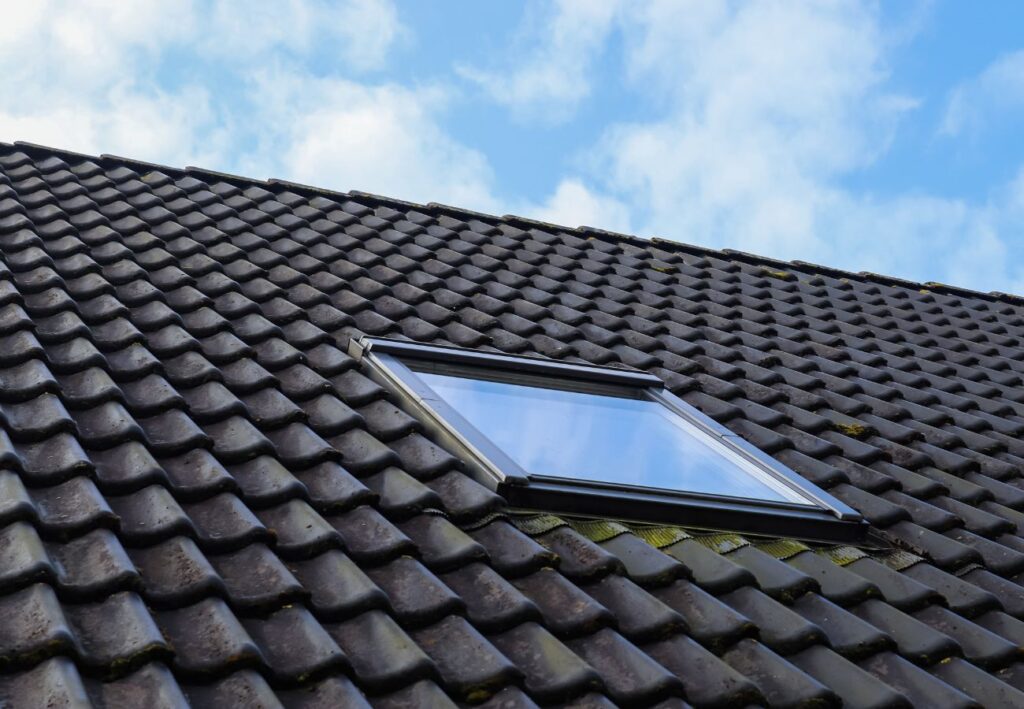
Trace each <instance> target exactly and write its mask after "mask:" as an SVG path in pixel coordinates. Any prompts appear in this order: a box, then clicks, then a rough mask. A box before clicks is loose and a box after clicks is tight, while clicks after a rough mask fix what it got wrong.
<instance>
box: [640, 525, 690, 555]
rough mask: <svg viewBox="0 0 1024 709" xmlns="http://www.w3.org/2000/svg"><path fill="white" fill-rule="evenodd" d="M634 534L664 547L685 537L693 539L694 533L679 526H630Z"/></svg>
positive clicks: (656, 546) (649, 542)
mask: <svg viewBox="0 0 1024 709" xmlns="http://www.w3.org/2000/svg"><path fill="white" fill-rule="evenodd" d="M630 529H631V531H632V532H633V534H635V535H636V536H638V537H640V538H641V539H643V540H644V541H645V542H647V543H648V544H650V545H651V546H652V547H655V548H656V549H664V548H665V547H667V546H671V545H673V544H675V543H676V542H681V541H683V540H684V539H692V538H693V535H691V534H689V533H688V532H686V530H684V529H680V528H679V527H644V526H635V527H630Z"/></svg>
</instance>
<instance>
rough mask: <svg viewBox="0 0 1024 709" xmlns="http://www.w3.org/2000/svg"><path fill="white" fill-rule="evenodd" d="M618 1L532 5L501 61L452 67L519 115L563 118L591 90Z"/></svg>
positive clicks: (551, 120)
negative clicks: (495, 64) (491, 64)
mask: <svg viewBox="0 0 1024 709" xmlns="http://www.w3.org/2000/svg"><path fill="white" fill-rule="evenodd" d="M617 5H618V3H617V2H615V1H614V0H560V1H559V2H556V3H554V4H553V5H552V6H551V7H550V11H548V12H545V11H542V10H541V9H540V8H539V6H537V5H533V6H532V7H531V9H530V10H529V12H528V15H529V19H528V20H527V22H526V27H525V28H524V30H523V31H521V33H520V37H519V41H518V42H517V43H516V46H515V47H513V48H512V50H511V51H509V52H508V56H507V57H506V58H505V59H504V60H503V61H502V62H500V64H502V66H499V67H497V68H493V69H482V68H480V67H475V66H469V65H461V66H459V67H457V71H458V73H459V74H461V75H462V76H463V77H464V78H466V79H469V80H470V81H471V82H473V83H475V84H477V85H478V86H480V87H481V88H482V89H483V90H484V91H485V92H486V93H487V94H488V95H489V96H490V98H491V99H493V100H494V101H496V102H497V103H499V104H501V105H504V106H506V107H508V108H509V109H510V110H512V112H513V113H514V114H515V115H517V116H518V117H520V118H523V119H537V120H540V121H541V122H543V123H559V122H562V121H565V120H567V119H569V118H570V117H571V116H572V114H573V112H574V111H575V109H576V108H577V106H578V105H579V104H580V102H582V101H583V100H584V99H585V98H586V97H587V96H588V95H589V94H590V91H591V85H590V82H591V76H590V69H591V66H592V64H593V62H594V59H595V56H596V55H597V54H598V53H599V52H600V51H601V49H602V48H603V46H604V42H605V39H606V38H607V36H608V32H609V30H610V29H611V25H612V19H613V17H614V16H615V13H616V7H617Z"/></svg>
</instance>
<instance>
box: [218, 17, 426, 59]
mask: <svg viewBox="0 0 1024 709" xmlns="http://www.w3.org/2000/svg"><path fill="white" fill-rule="evenodd" d="M207 9H208V11H209V17H208V18H207V19H206V22H207V23H208V25H209V27H208V29H207V31H206V32H204V36H203V38H202V39H201V47H202V50H203V51H204V52H206V53H208V54H210V55H212V56H216V57H218V58H220V59H221V60H222V61H228V62H232V63H245V62H254V61H256V62H260V63H261V64H262V60H263V59H265V57H266V56H267V55H268V54H271V53H275V52H284V53H287V54H289V55H292V56H296V57H304V56H308V55H310V54H313V53H315V52H317V51H324V50H326V51H327V52H328V53H330V54H332V55H334V56H339V57H341V58H342V59H343V61H344V62H345V63H346V64H347V65H348V66H349V67H350V68H352V69H354V70H356V71H359V72H366V71H370V70H374V69H380V68H382V67H383V66H384V65H385V63H386V61H387V59H388V54H389V52H390V50H391V49H392V47H393V46H394V44H395V42H396V41H397V40H398V39H399V38H400V37H402V36H403V35H405V34H406V32H407V31H408V30H407V29H406V28H405V27H404V26H403V25H402V23H401V22H400V21H399V18H398V11H397V9H396V8H395V6H394V4H393V3H392V2H390V0H338V1H335V2H329V1H327V0H282V1H280V2H266V3H259V2H256V3H249V4H247V5H244V6H243V5H240V4H239V3H237V2H231V1H230V0H217V1H215V2H214V3H213V5H212V8H207Z"/></svg>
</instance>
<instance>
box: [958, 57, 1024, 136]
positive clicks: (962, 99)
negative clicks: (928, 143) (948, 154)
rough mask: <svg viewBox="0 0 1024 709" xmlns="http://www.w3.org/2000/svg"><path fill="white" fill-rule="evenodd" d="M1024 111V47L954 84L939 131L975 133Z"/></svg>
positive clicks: (1018, 118)
mask: <svg viewBox="0 0 1024 709" xmlns="http://www.w3.org/2000/svg"><path fill="white" fill-rule="evenodd" d="M1008 115H1009V116H1013V117H1014V120H1015V121H1019V120H1020V118H1021V115H1024V50H1021V51H1018V52H1013V53H1011V54H1007V55H1005V56H1002V57H1000V58H999V59H997V60H996V61H994V62H993V63H992V64H990V65H989V66H988V67H986V68H985V70H984V71H983V72H981V74H979V75H978V76H976V77H974V78H972V79H969V80H967V81H964V82H962V83H960V84H959V85H957V86H956V87H954V88H953V90H952V91H951V92H950V94H949V99H948V101H947V103H946V110H945V113H944V115H943V118H942V123H941V124H940V126H939V134H940V135H944V136H948V137H955V136H959V135H962V134H964V133H968V134H974V135H975V136H976V135H977V133H978V132H979V131H981V130H982V129H984V128H985V127H986V126H987V125H988V124H990V123H993V122H999V121H1000V120H1005V118H1006V117H1007V116H1008Z"/></svg>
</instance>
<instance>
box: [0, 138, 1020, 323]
mask: <svg viewBox="0 0 1024 709" xmlns="http://www.w3.org/2000/svg"><path fill="white" fill-rule="evenodd" d="M0 148H7V149H17V150H21V151H23V152H25V153H26V154H27V155H29V156H30V157H35V158H45V157H50V156H54V155H55V156H57V157H62V158H71V159H73V160H91V161H93V162H96V163H99V164H101V165H107V166H111V167H113V166H125V167H129V168H132V169H136V168H137V169H142V170H146V171H152V170H156V171H159V172H163V173H166V174H168V175H176V176H179V177H186V176H192V177H200V176H202V177H209V178H214V179H217V180H221V181H224V182H228V183H229V184H234V185H236V186H240V185H256V186H260V187H263V188H274V187H278V188H285V189H288V190H292V191H294V192H296V193H299V194H303V193H304V194H306V195H315V196H323V197H330V198H334V199H338V198H340V199H354V200H361V201H369V202H372V203H374V204H375V206H382V207H391V208H397V209H414V210H417V211H420V212H423V213H425V214H445V215H449V216H453V217H457V218H464V217H466V216H469V217H470V218H473V219H479V220H481V221H484V222H491V223H494V224H498V223H502V222H504V223H507V224H512V225H513V226H520V227H526V228H527V229H543V230H554V231H558V232H564V233H567V234H573V235H576V236H579V237H581V238H587V237H591V238H594V237H596V238H600V239H603V240H607V241H617V242H626V243H629V244H631V245H634V246H639V247H642V248H645V247H650V246H655V247H657V248H659V249H662V250H666V251H674V252H682V253H689V254H691V255H700V256H712V257H715V258H723V259H732V260H738V261H743V262H745V263H748V264H751V265H765V266H774V267H778V268H786V269H795V270H799V271H803V272H807V271H809V270H812V271H813V272H815V273H818V274H824V275H829V276H832V277H834V278H847V279H850V280H857V281H862V282H865V283H875V284H879V285H884V286H889V287H898V288H907V289H909V290H916V291H919V292H921V293H938V294H941V295H949V296H956V297H967V298H982V299H984V300H988V301H995V302H1002V303H1007V304H1011V305H1024V295H1016V294H1013V293H1004V292H1002V291H988V292H985V291H978V290H973V289H971V288H964V287H962V286H953V285H948V284H944V283H937V282H935V281H924V282H918V281H911V280H906V279H903V278H898V277H896V276H887V275H884V274H879V273H872V272H870V271H859V272H854V271H846V270H843V269H840V268H835V267H832V266H822V265H820V264H815V263H811V262H808V261H801V260H793V261H784V260H780V259H774V258H771V257H769V256H759V255H757V254H751V253H748V252H746V251H739V250H735V249H714V248H710V247H705V246H698V245H695V244H688V243H686V242H682V241H674V240H670V239H665V238H661V237H642V236H636V235H634V234H625V233H621V232H615V231H608V230H606V229H599V228H597V227H591V226H586V225H581V226H577V227H569V226H565V225H561V224H553V223H550V222H544V221H539V220H536V219H530V218H528V217H521V216H518V215H514V214H506V215H504V216H498V215H496V214H486V213H483V212H475V211H473V210H470V209H464V208H462V207H453V206H450V205H447V204H443V203H440V202H429V203H427V204H421V203H418V202H410V201H406V200H401V199H396V198H394V197H386V196H383V195H378V194H374V193H371V192H363V191H361V190H350V191H348V192H342V191H339V190H331V189H327V188H323V187H315V186H313V185H306V184H302V183H298V182H291V181H288V180H282V179H277V178H267V179H259V178H253V177H245V176H242V175H234V174H231V173H226V172H218V171H216V170H210V169H207V168H200V167H192V166H186V167H184V168H180V167H173V166H170V165H162V164H159V163H150V162H146V161H144V160H137V159H134V158H125V157H121V156H118V155H110V154H106V153H103V154H100V155H89V154H86V153H79V152H75V151H72V150H66V149H64V148H54V147H50V146H46V145H39V144H37V143H30V142H27V141H14V142H13V143H6V142H0Z"/></svg>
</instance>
